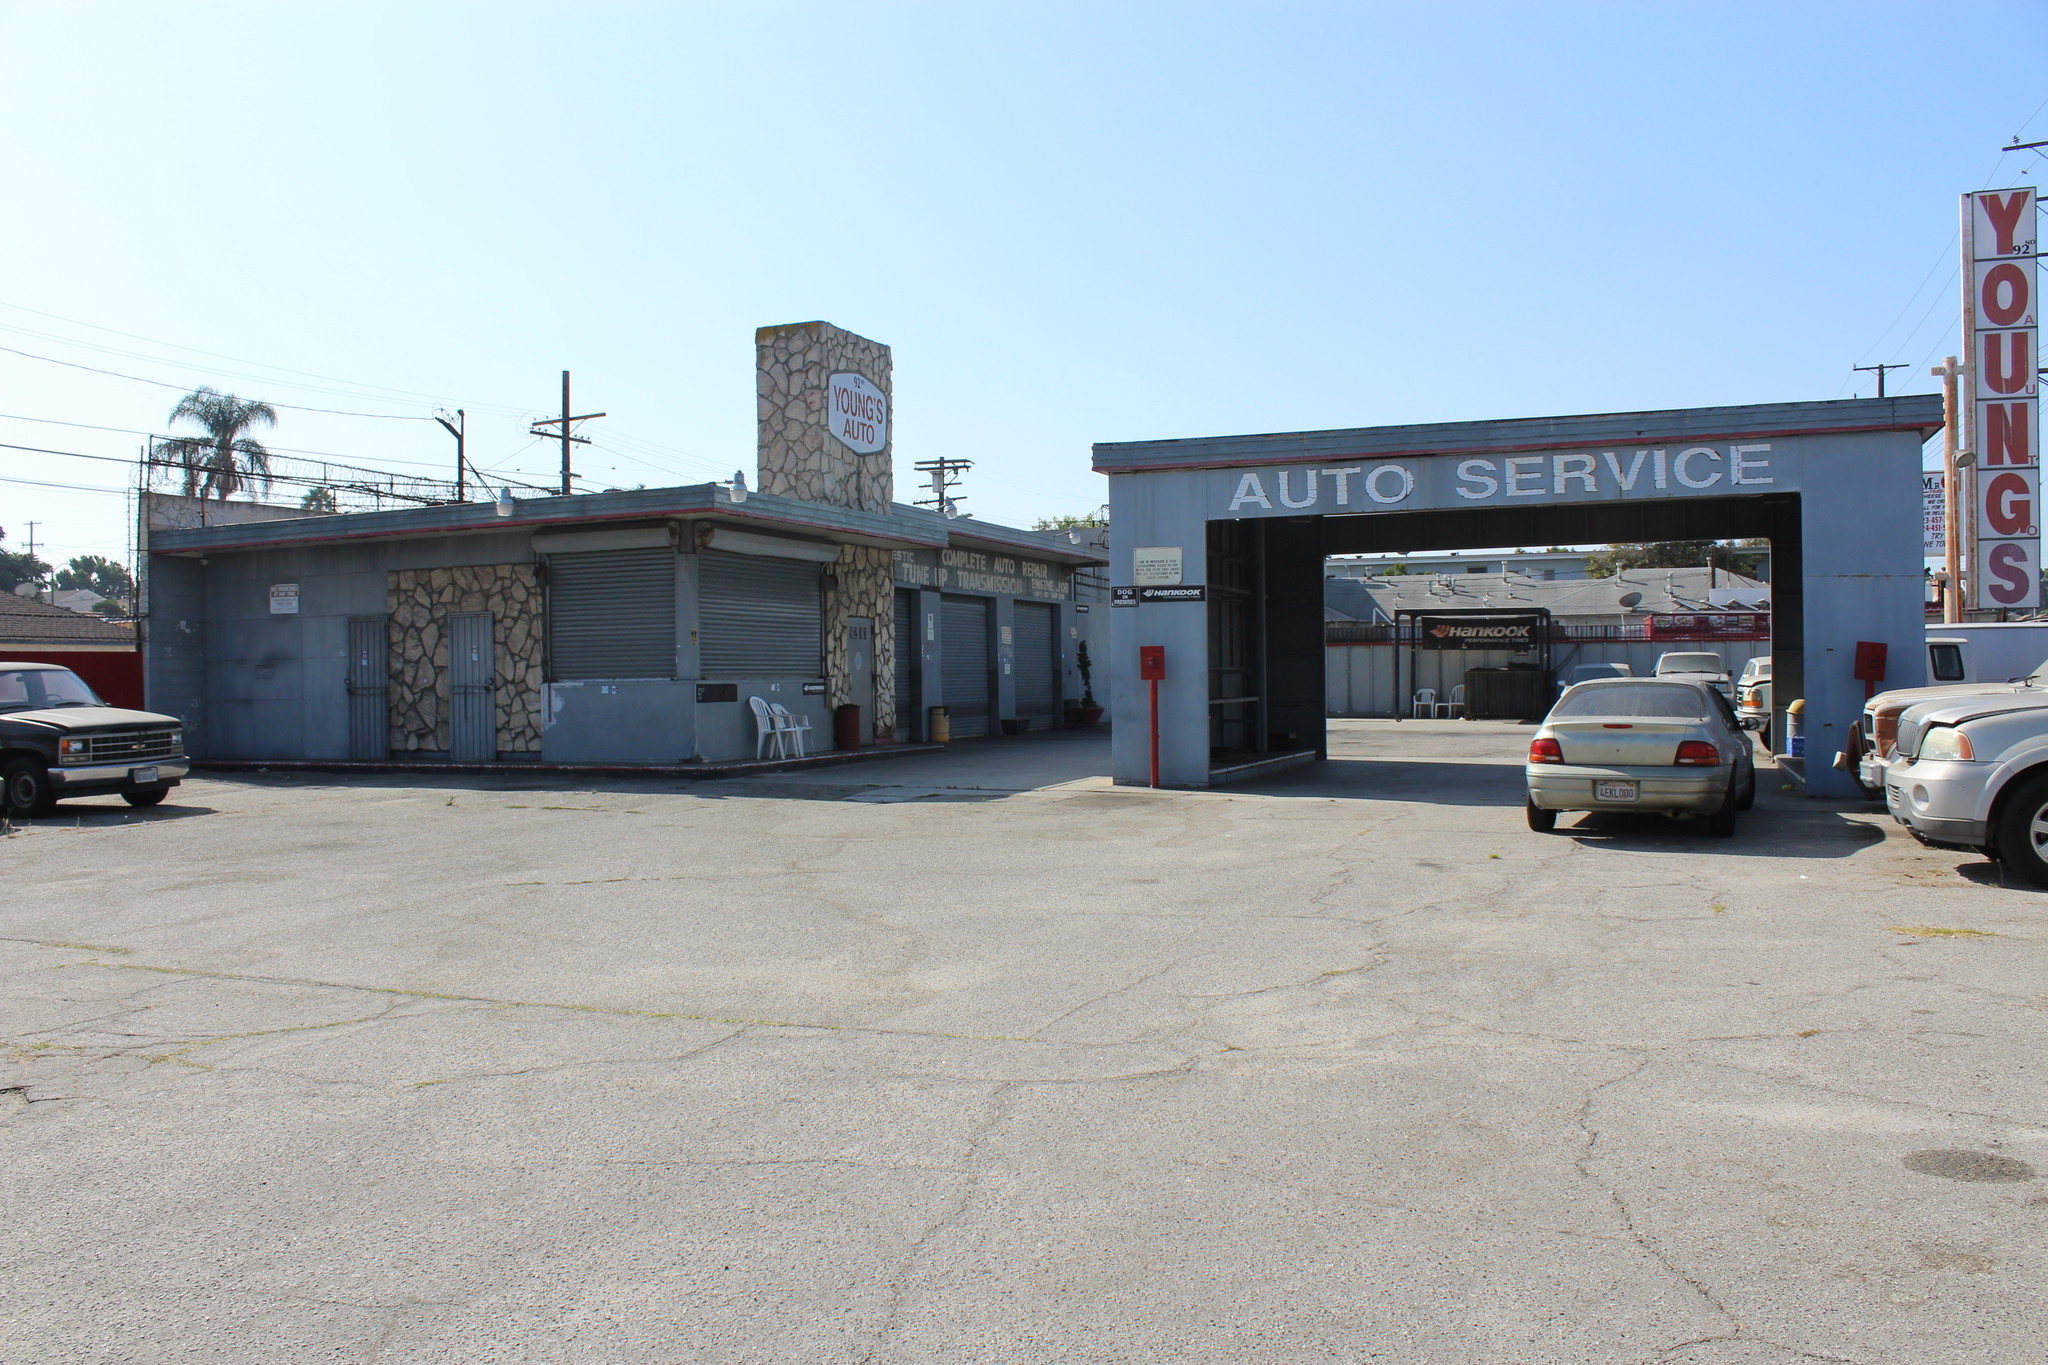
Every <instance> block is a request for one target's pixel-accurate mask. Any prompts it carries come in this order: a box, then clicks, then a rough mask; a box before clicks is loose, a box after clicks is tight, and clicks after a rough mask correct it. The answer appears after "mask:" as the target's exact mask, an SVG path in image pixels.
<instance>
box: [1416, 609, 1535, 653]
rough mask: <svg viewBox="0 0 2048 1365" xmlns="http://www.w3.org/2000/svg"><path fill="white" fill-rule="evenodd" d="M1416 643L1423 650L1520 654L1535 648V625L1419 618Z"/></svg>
mask: <svg viewBox="0 0 2048 1365" xmlns="http://www.w3.org/2000/svg"><path fill="white" fill-rule="evenodd" d="M1416 643H1417V644H1419V645H1421V646H1422V647H1423V648H1424V649H1506V650H1513V651H1515V652H1517V653H1520V652H1521V651H1524V650H1529V649H1534V648H1535V647H1536V623H1535V622H1534V621H1473V620H1459V619H1456V618H1449V617H1442V616H1422V617H1417V618H1416Z"/></svg>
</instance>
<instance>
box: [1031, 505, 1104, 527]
mask: <svg viewBox="0 0 2048 1365" xmlns="http://www.w3.org/2000/svg"><path fill="white" fill-rule="evenodd" d="M1107 525H1109V509H1108V508H1106V507H1105V508H1102V509H1100V510H1099V511H1094V512H1090V513H1088V514H1087V515H1085V516H1078V517H1040V518H1039V519H1038V520H1037V521H1034V522H1032V523H1031V529H1032V530H1034V531H1099V530H1101V529H1102V528H1103V527H1105V526H1107Z"/></svg>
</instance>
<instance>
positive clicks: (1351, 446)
mask: <svg viewBox="0 0 2048 1365" xmlns="http://www.w3.org/2000/svg"><path fill="white" fill-rule="evenodd" d="M1941 424H1942V400H1941V395H1940V394H1907V395H1904V396H1901V397H1897V398H1848V399H1835V400H1828V401H1816V402H1799V403H1758V404H1749V405H1742V406H1731V407H1712V408H1665V409H1657V410H1651V411H1644V412H1606V413H1582V414H1574V415H1566V416H1552V417H1513V418H1500V419H1495V420H1488V421H1476V422H1429V423H1415V424H1408V425H1402V426H1385V427H1352V428H1331V429H1327V430H1320V431H1288V432H1266V433H1250V434H1244V435H1235V436H1195V437H1178V438H1174V439H1170V440H1159V441H1101V442H1097V443H1096V444H1095V446H1094V448H1093V451H1094V468H1095V469H1096V471H1097V472H1098V473H1105V474H1113V473H1136V472H1143V471H1146V470H1162V471H1163V470H1170V469H1199V468H1207V467H1213V466H1222V465H1229V466H1236V465H1255V464H1287V463H1295V462H1299V461H1301V460H1303V459H1317V460H1320V459H1329V458H1341V457H1348V456H1351V455H1358V456H1364V457H1372V458H1380V459H1392V458H1400V457H1403V456H1409V457H1413V456H1422V455H1459V454H1467V453H1483V452H1489V451H1507V450H1562V449H1567V448H1570V447H1574V446H1585V445H1594V444H1600V443H1604V442H1608V441H1622V440H1643V441H1676V440H1706V439H1711V438H1714V437H1726V436H1822V435H1850V434H1855V433H1858V432H1879V431H1918V432H1920V433H1922V436H1923V439H1924V438H1925V436H1927V435H1930V434H1932V433H1933V432H1935V431H1938V430H1940V428H1941ZM1283 446H1291V447H1292V448H1291V449H1281V448H1280V447H1283Z"/></svg>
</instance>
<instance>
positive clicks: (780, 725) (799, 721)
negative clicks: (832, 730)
mask: <svg viewBox="0 0 2048 1365" xmlns="http://www.w3.org/2000/svg"><path fill="white" fill-rule="evenodd" d="M768 711H769V713H770V714H771V715H773V716H774V717H775V728H776V729H778V730H780V731H781V732H782V737H783V738H784V739H793V740H795V741H796V756H797V757H798V758H802V757H804V744H805V742H806V741H807V740H809V739H810V737H811V718H810V717H809V716H799V715H797V714H795V713H794V712H792V711H791V710H790V709H789V708H788V707H787V706H784V705H783V704H782V703H781V702H779V701H771V702H769V703H768Z"/></svg>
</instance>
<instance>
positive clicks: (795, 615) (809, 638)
mask: <svg viewBox="0 0 2048 1365" xmlns="http://www.w3.org/2000/svg"><path fill="white" fill-rule="evenodd" d="M818 579H819V566H818V565H817V564H813V563H807V562H805V561H804V560H801V559H782V558H776V557H770V556H767V555H751V554H747V555H740V554H726V553H722V552H720V551H718V550H704V551H701V552H699V554H698V555H697V615H698V637H697V639H698V648H699V650H700V657H701V658H702V660H703V665H704V676H705V677H707V678H822V677H824V676H825V658H824V655H825V607H824V596H823V592H822V590H821V588H820V585H819V581H818Z"/></svg>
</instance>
